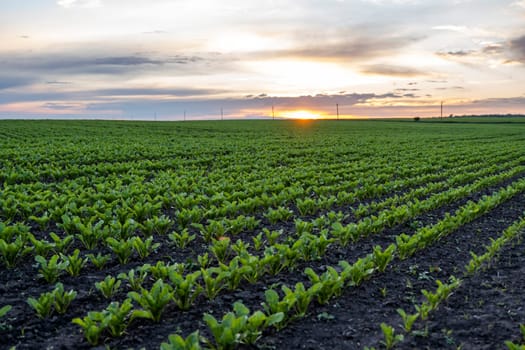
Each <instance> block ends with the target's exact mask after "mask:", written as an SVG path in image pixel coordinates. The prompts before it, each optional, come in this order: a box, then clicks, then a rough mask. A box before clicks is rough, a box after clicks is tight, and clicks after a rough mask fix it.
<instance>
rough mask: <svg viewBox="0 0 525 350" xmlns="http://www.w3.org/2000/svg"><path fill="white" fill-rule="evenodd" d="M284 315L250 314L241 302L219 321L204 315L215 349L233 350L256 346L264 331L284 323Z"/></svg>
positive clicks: (257, 312) (234, 305)
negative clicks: (243, 345) (247, 345)
mask: <svg viewBox="0 0 525 350" xmlns="http://www.w3.org/2000/svg"><path fill="white" fill-rule="evenodd" d="M283 317H284V315H283V314H282V313H275V314H271V315H265V314H264V313H262V312H261V311H256V312H255V313H253V314H250V310H249V309H248V308H247V307H246V306H245V305H244V304H242V303H241V302H235V303H234V304H233V312H228V313H227V314H226V315H224V316H223V318H222V320H221V321H219V320H217V319H216V318H215V317H213V316H212V315H211V314H208V313H206V314H204V317H203V320H204V322H206V324H207V325H208V327H209V328H210V331H211V333H212V334H213V337H214V340H215V344H214V345H213V344H211V342H209V341H208V345H210V346H211V347H212V348H213V349H220V350H223V349H224V350H226V349H233V348H234V347H235V346H236V345H237V344H243V343H244V344H254V343H255V342H256V341H257V340H258V339H259V338H260V336H261V335H262V332H263V330H264V329H266V328H268V327H270V326H273V325H275V324H277V323H279V322H281V321H282V319H283Z"/></svg>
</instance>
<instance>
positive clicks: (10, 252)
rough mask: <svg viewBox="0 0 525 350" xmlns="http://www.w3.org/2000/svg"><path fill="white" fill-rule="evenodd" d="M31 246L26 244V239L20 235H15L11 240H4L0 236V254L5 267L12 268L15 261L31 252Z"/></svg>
mask: <svg viewBox="0 0 525 350" xmlns="http://www.w3.org/2000/svg"><path fill="white" fill-rule="evenodd" d="M31 250H32V247H28V246H26V240H25V239H23V238H22V236H18V237H16V239H15V240H14V241H13V242H10V243H9V242H8V241H7V242H6V241H5V240H4V239H1V238H0V255H1V256H2V261H3V262H4V265H5V266H6V267H7V268H13V267H15V266H16V264H17V262H18V261H19V260H20V259H22V258H23V257H24V256H26V255H27V254H29V252H31Z"/></svg>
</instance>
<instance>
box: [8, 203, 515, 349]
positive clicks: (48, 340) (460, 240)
mask: <svg viewBox="0 0 525 350" xmlns="http://www.w3.org/2000/svg"><path fill="white" fill-rule="evenodd" d="M478 196H479V197H480V196H481V194H476V195H475V196H473V197H472V198H468V199H474V200H475V199H476V198H479V197H478ZM466 200H467V199H465V201H466ZM461 202H462V203H463V202H464V201H461ZM524 203H525V195H524V194H520V195H518V196H515V197H513V198H512V199H510V200H509V201H507V202H505V203H503V204H501V205H500V206H498V207H497V208H495V209H494V210H492V211H491V212H490V213H488V214H486V215H484V216H482V217H480V218H478V219H477V220H475V221H473V222H471V223H469V224H467V225H464V226H463V227H461V228H460V229H459V230H458V231H456V232H454V233H453V234H451V235H449V236H447V237H446V238H444V239H442V240H441V241H440V242H437V243H436V244H434V246H432V247H431V248H429V249H427V250H425V251H423V252H420V253H418V254H417V255H416V256H414V257H413V258H410V259H407V260H404V261H394V262H393V263H392V264H391V267H389V268H388V269H387V271H386V272H385V273H383V274H380V275H376V276H374V277H372V279H371V280H369V281H366V282H364V283H363V285H362V286H361V287H359V288H348V290H346V291H345V292H344V293H343V295H342V296H341V297H339V298H336V299H333V300H332V301H331V302H330V303H329V304H327V305H317V304H314V305H312V307H311V310H310V312H309V314H308V316H307V317H306V318H304V319H301V320H299V321H296V322H294V323H292V324H291V325H290V326H289V327H287V328H285V329H284V330H282V331H281V332H273V331H270V332H268V333H267V334H265V335H264V337H263V338H262V339H261V340H260V341H259V343H258V345H259V347H260V348H266V349H362V348H363V347H364V346H378V344H379V342H380V341H381V339H382V336H381V332H380V328H379V324H380V323H381V322H386V323H389V324H391V325H394V326H396V328H397V329H398V330H399V329H400V327H399V326H398V325H399V324H400V323H401V319H400V317H399V316H398V315H397V313H396V309H397V308H403V309H405V310H407V312H408V311H410V312H413V304H414V303H416V304H419V303H420V302H421V301H422V295H421V292H420V290H421V289H423V288H424V289H428V290H432V289H435V287H436V284H435V280H436V279H440V280H443V281H444V280H446V279H447V278H448V277H449V276H450V275H455V276H456V277H461V276H462V273H463V270H464V265H465V264H466V263H467V262H468V260H469V259H470V253H469V252H470V251H474V252H476V253H482V252H483V249H484V245H486V244H489V242H490V238H491V237H492V238H494V237H497V236H498V235H499V234H500V233H501V232H502V231H503V230H504V229H505V228H506V227H508V226H509V225H510V224H512V222H514V221H515V220H517V219H518V218H519V217H520V216H521V215H522V213H523V211H524V210H525V205H524ZM458 205H459V203H455V204H451V205H449V206H445V207H442V208H440V209H437V210H435V211H433V212H431V213H426V214H424V215H422V216H421V217H419V218H416V220H414V222H418V223H420V224H424V225H427V224H429V223H432V222H435V221H437V220H438V219H439V218H441V217H443V215H444V214H445V213H446V212H453V211H454V210H455V208H457V207H458ZM413 229H414V223H413V222H411V223H406V224H405V225H400V226H398V227H395V228H392V229H388V230H385V232H383V233H382V234H381V235H377V236H373V237H369V238H366V239H364V240H363V241H362V242H358V244H356V245H349V246H348V247H346V248H341V247H335V246H334V247H333V249H329V251H328V253H327V255H326V257H324V258H323V259H322V260H321V261H315V262H307V263H303V264H300V266H298V267H297V268H296V269H295V270H294V271H290V272H287V273H284V274H280V275H277V276H267V277H265V278H264V279H263V280H261V281H259V282H257V283H255V284H252V285H251V284H248V283H243V284H242V285H241V287H240V289H239V290H237V291H234V292H231V293H230V292H229V293H223V294H222V295H220V296H219V297H218V298H216V299H214V300H213V301H208V300H206V299H204V298H199V299H198V300H197V302H196V304H195V307H192V309H191V310H189V311H187V312H181V311H179V310H177V309H176V307H175V306H174V305H171V306H169V307H168V309H167V310H166V311H165V313H164V316H163V319H162V321H161V322H160V323H158V324H154V323H152V322H150V321H145V320H135V321H134V322H133V323H132V324H131V325H130V327H129V329H128V331H127V334H126V335H124V336H123V337H121V338H117V339H105V344H104V345H102V346H100V348H104V346H105V345H107V346H109V347H111V348H116V349H128V348H136V349H139V348H146V349H158V347H159V345H160V343H161V342H163V341H167V338H168V335H169V334H171V333H175V332H178V333H180V334H183V335H187V334H188V333H190V332H192V331H194V330H197V329H199V330H200V331H201V333H202V334H203V335H205V336H207V337H211V336H210V334H208V333H207V330H206V326H205V325H204V322H203V321H202V314H203V312H209V313H212V314H213V315H215V316H216V317H220V316H222V315H223V314H224V313H226V312H228V311H231V306H232V303H233V302H235V301H237V300H242V301H243V302H244V303H245V304H246V305H247V306H248V307H250V309H251V310H257V309H260V308H261V305H260V304H261V303H262V302H263V296H264V290H265V289H266V288H268V286H269V285H273V286H274V287H275V288H280V285H281V284H286V285H293V284H295V283H296V282H299V281H302V282H305V281H307V278H306V276H305V275H304V274H303V272H302V271H303V270H304V268H306V267H312V268H314V270H316V271H318V272H319V271H323V270H324V269H325V267H326V266H327V265H334V264H337V262H338V261H339V260H348V261H350V262H351V261H354V260H355V259H356V258H357V257H359V256H364V255H366V253H368V252H369V251H370V249H371V247H373V246H374V245H375V244H380V245H382V246H385V245H387V244H389V243H391V242H392V239H393V237H394V236H395V235H396V234H399V233H401V232H407V233H409V232H410V230H412V231H413ZM517 247H519V246H517ZM521 247H522V249H521V251H520V250H519V249H518V248H516V249H518V250H517V251H516V252H514V253H512V252H513V251H510V253H508V256H507V254H503V255H502V259H500V261H499V263H498V264H496V265H494V266H493V267H492V268H491V269H489V270H487V271H486V272H484V273H483V274H480V275H477V276H474V277H473V278H467V279H465V281H464V284H463V286H462V287H461V289H460V290H459V291H458V292H457V293H456V294H454V295H453V296H452V297H451V298H450V299H449V301H448V303H447V304H444V305H442V306H441V308H440V310H439V311H437V312H436V313H435V316H434V315H432V316H431V318H430V321H429V322H428V324H425V325H423V329H424V327H425V326H428V330H429V332H428V336H426V337H424V336H418V337H408V338H407V340H406V341H405V342H404V343H403V344H402V345H401V347H406V348H429V349H436V348H448V347H451V348H455V346H458V345H460V344H463V345H464V348H469V346H470V345H469V344H472V346H471V347H470V348H477V349H479V348H487V349H488V348H491V349H494V348H502V347H503V341H504V340H508V339H517V338H518V337H519V329H518V325H519V322H524V321H525V315H524V311H523V307H522V306H521V305H522V301H523V299H522V297H521V296H520V294H519V291H520V290H522V289H520V288H521V287H523V283H524V282H521V281H520V280H521V279H520V278H518V277H520V273H521V272H523V270H522V269H521V270H520V269H519V267H520V266H523V265H524V264H523V263H524V262H525V261H524V259H525V257H524V256H523V253H522V252H523V246H521ZM181 254H182V253H181ZM185 254H186V255H188V254H190V255H191V254H192V252H186V253H185ZM193 254H195V252H193ZM183 256H184V254H182V255H181V256H180V258H182V257H183ZM157 259H159V257H157ZM171 259H173V260H175V261H181V260H179V258H178V257H177V256H171ZM142 263H143V262H142ZM142 263H140V264H142ZM137 265H138V263H137V262H134V263H132V264H128V265H125V266H120V265H118V264H115V265H113V266H110V268H109V269H107V270H106V271H104V273H103V274H101V273H100V272H98V271H94V270H93V271H90V270H87V273H84V275H83V276H82V277H80V278H74V277H69V276H64V277H63V278H61V281H62V282H63V283H64V285H65V287H66V289H75V290H76V291H78V292H79V295H78V296H77V299H76V300H75V301H74V302H73V304H72V306H71V308H70V309H69V310H68V312H67V313H66V315H65V316H56V315H54V316H52V317H51V318H49V319H46V320H40V319H38V318H36V316H35V314H34V312H33V311H32V310H31V309H30V308H29V307H28V306H27V305H23V306H21V305H20V299H22V300H25V299H27V297H29V296H35V295H38V294H40V293H42V292H43V291H47V290H50V289H51V286H48V285H46V284H44V283H42V282H39V281H25V279H27V276H35V278H36V274H35V273H34V271H35V270H34V267H33V266H32V265H31V264H30V263H25V264H22V267H21V268H20V269H16V270H4V271H3V272H2V275H1V277H0V282H1V283H0V295H1V297H0V298H1V300H0V305H5V304H13V305H16V306H15V307H14V308H13V310H11V312H10V313H9V314H8V316H7V317H6V318H5V319H4V320H3V321H4V325H3V326H2V327H1V330H0V338H1V339H2V341H1V344H0V348H9V347H11V346H16V348H17V349H84V348H90V346H89V345H88V344H87V343H86V341H85V340H84V338H83V335H82V334H81V331H80V329H79V327H78V326H76V325H74V324H72V323H71V320H72V319H73V318H74V317H83V316H85V315H86V314H87V312H88V311H94V310H101V309H103V308H104V307H105V306H107V305H108V304H109V301H108V300H106V299H103V298H102V297H101V296H100V294H99V292H98V291H96V290H95V289H94V282H96V281H99V280H101V279H103V276H105V275H106V274H112V275H114V276H116V275H117V274H118V273H119V272H122V271H127V270H129V269H130V268H132V267H134V266H137ZM90 272H92V273H90ZM101 276H102V278H101ZM483 276H484V277H483ZM476 283H477V284H476ZM471 285H472V287H469V286H471ZM503 286H504V287H503ZM124 298H125V291H123V292H121V293H119V294H117V295H116V296H115V297H114V298H113V300H123V299H124ZM465 298H466V299H465ZM465 300H467V302H465ZM500 303H503V304H504V307H503V306H499V305H500ZM505 310H511V311H510V312H507V311H505ZM503 311H505V312H503ZM464 315H467V316H465V317H464ZM469 315H470V317H468V316H469ZM462 317H464V318H462ZM489 326H490V327H489ZM444 329H445V330H447V331H443V330H444ZM448 330H451V331H452V333H450V332H448ZM491 330H492V333H491Z"/></svg>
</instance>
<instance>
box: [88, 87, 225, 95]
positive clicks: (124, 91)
mask: <svg viewBox="0 0 525 350" xmlns="http://www.w3.org/2000/svg"><path fill="white" fill-rule="evenodd" d="M225 92H229V91H227V90H212V89H191V88H178V89H177V88H170V89H158V88H120V89H102V90H94V91H92V92H91V93H92V94H93V95H99V96H172V97H194V96H209V95H215V94H221V93H225Z"/></svg>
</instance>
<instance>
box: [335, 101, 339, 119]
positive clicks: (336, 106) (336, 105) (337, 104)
mask: <svg viewBox="0 0 525 350" xmlns="http://www.w3.org/2000/svg"><path fill="white" fill-rule="evenodd" d="M335 108H336V110H337V120H339V103H336V104H335Z"/></svg>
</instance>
